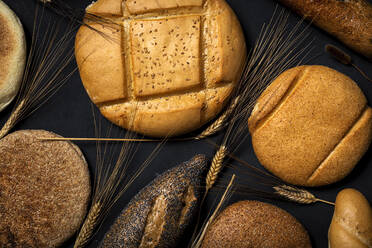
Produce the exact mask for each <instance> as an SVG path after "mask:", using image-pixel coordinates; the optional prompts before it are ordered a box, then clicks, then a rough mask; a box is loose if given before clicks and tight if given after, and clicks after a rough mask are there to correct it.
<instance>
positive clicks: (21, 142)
mask: <svg viewBox="0 0 372 248" xmlns="http://www.w3.org/2000/svg"><path fill="white" fill-rule="evenodd" d="M40 137H59V136H57V135H55V134H53V133H50V132H47V131H36V130H27V131H18V132H14V133H12V134H9V135H8V136H6V137H4V138H3V139H1V140H0V158H1V159H0V216H1V217H0V247H37V248H42V247H48V248H49V247H58V246H60V245H61V244H62V243H63V242H64V241H66V240H67V239H69V238H70V237H71V236H72V235H73V234H74V233H75V232H76V231H77V230H78V229H79V227H80V225H81V224H82V221H83V219H84V217H85V215H86V212H87V206H88V204H89V198H90V191H91V187H90V176H89V170H88V166H87V163H86V161H85V159H84V156H83V154H82V153H81V151H80V150H79V148H78V147H77V146H75V145H73V144H72V143H71V142H47V141H40V140H38V139H37V138H40Z"/></svg>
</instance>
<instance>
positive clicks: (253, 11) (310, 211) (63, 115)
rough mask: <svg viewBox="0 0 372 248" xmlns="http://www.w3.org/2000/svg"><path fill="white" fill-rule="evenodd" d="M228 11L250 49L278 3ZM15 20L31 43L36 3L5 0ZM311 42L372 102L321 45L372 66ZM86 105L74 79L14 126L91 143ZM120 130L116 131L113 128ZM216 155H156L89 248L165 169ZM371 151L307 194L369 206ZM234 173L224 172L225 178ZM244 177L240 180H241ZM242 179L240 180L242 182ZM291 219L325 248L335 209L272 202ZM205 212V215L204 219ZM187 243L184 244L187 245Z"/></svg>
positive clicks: (239, 2) (318, 35) (371, 87)
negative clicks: (352, 191)
mask: <svg viewBox="0 0 372 248" xmlns="http://www.w3.org/2000/svg"><path fill="white" fill-rule="evenodd" d="M66 2H67V3H69V4H71V5H72V6H74V7H77V8H84V7H85V6H86V5H87V4H89V3H90V2H91V0H84V1H75V0H66ZM228 2H229V3H230V5H231V7H232V8H233V9H234V10H235V12H236V14H237V15H238V17H239V19H240V21H241V23H242V26H243V28H244V30H245V34H246V38H247V44H248V45H249V46H250V45H252V44H253V43H254V41H255V39H256V38H257V36H258V33H259V30H260V28H261V26H262V24H263V23H264V22H268V21H269V19H270V17H271V15H272V13H273V11H274V9H275V5H276V3H275V2H274V1H273V0H228ZM5 3H7V4H8V5H9V6H10V7H11V8H12V9H13V10H14V11H15V12H16V13H17V15H18V16H19V18H20V19H21V21H22V23H23V24H24V26H25V31H26V34H27V38H28V42H29V43H30V36H31V35H30V34H31V32H32V25H33V20H34V12H35V2H34V1H31V0H5ZM298 20H299V17H297V16H296V15H294V14H292V15H291V18H290V22H291V23H292V24H293V23H296V22H297V21H298ZM310 31H311V32H312V37H313V38H314V40H315V41H314V50H313V52H312V54H311V55H312V56H316V55H319V54H320V56H318V57H316V59H314V60H313V61H311V63H312V64H321V65H327V66H329V67H332V68H334V69H336V70H338V71H340V72H343V73H345V74H346V75H348V76H350V77H351V78H352V79H354V80H355V81H356V82H357V83H358V85H359V86H360V87H361V89H362V90H363V92H364V93H365V95H366V96H367V98H368V101H369V102H370V103H371V102H372V84H371V83H370V82H368V81H367V80H366V79H364V78H363V77H362V76H361V75H360V74H359V73H358V72H357V71H356V70H355V69H353V68H352V67H348V66H344V65H341V64H339V63H337V62H336V61H334V60H333V59H332V58H330V57H329V56H328V55H327V54H325V53H324V52H323V49H324V45H326V44H328V43H331V44H335V45H336V46H338V47H340V48H342V49H344V50H345V51H347V52H348V53H349V54H350V55H352V58H353V60H354V62H355V63H356V64H357V65H359V66H360V67H361V68H362V69H363V70H364V71H366V72H367V73H369V75H370V76H372V63H369V62H368V61H367V60H366V59H365V58H363V57H362V56H360V55H358V54H356V53H354V52H353V51H351V50H350V49H348V48H347V47H345V46H344V45H342V44H341V43H340V42H338V41H337V40H336V39H335V38H333V37H331V36H330V35H328V34H327V33H325V32H323V31H321V30H320V29H318V28H316V27H311V28H310ZM10 110H11V107H8V108H7V109H6V110H5V111H4V112H2V113H0V123H1V124H3V123H4V122H5V120H6V118H7V117H8V115H9V113H10ZM91 113H92V112H91V106H90V100H89V98H88V96H87V94H86V92H85V90H84V88H83V86H82V84H81V81H80V78H79V75H78V73H76V74H75V75H74V76H73V77H72V78H71V80H69V82H68V83H67V84H66V85H65V86H64V87H63V88H62V89H61V90H60V91H59V92H58V94H57V95H56V96H55V97H53V98H52V99H51V100H49V101H48V103H47V104H46V105H44V106H43V107H41V108H40V109H39V110H38V111H37V112H36V113H35V114H33V115H32V116H31V117H29V118H28V119H26V120H24V121H22V122H21V123H19V124H18V125H17V126H16V128H15V129H16V130H19V129H46V130H50V131H53V132H56V133H58V134H60V135H62V136H65V137H93V136H94V132H93V130H94V127H93V119H92V114H91ZM102 123H103V127H104V129H106V128H107V127H109V125H110V124H109V122H108V121H106V120H103V121H102ZM114 129H115V130H119V129H118V128H114ZM220 139H221V135H219V136H216V137H214V138H213V140H214V141H215V142H218V141H219V140H220ZM77 144H78V145H79V147H80V148H81V149H82V151H83V152H84V154H85V155H86V157H87V160H88V162H89V165H90V167H91V170H93V167H94V164H95V144H94V143H87V142H79V143H77ZM154 147H155V144H141V146H140V149H139V151H138V153H137V155H136V158H135V161H134V163H133V164H132V168H135V167H136V166H137V165H138V164H139V163H140V162H141V161H142V160H143V159H144V158H145V157H146V156H147V155H148V154H149V153H150V152H151V150H152V149H153V148H154ZM213 152H214V149H213V147H212V146H210V145H209V144H208V143H206V142H204V141H200V142H182V143H180V142H179V143H168V144H166V145H165V147H164V148H163V150H162V151H161V152H160V154H159V155H158V156H157V157H156V158H155V160H154V162H153V163H152V164H151V166H150V167H149V168H148V169H147V170H146V171H145V172H144V173H143V174H142V175H141V176H140V177H139V178H138V180H137V181H136V182H135V184H134V185H133V186H132V187H131V188H130V189H129V190H128V192H127V193H126V194H125V195H124V197H122V199H121V200H120V202H119V203H118V204H117V205H116V206H115V207H114V209H113V210H112V211H111V213H110V216H109V217H108V219H107V221H106V222H105V224H104V225H103V226H102V228H101V230H100V232H99V234H98V235H97V236H95V238H94V241H93V242H92V243H91V245H90V247H96V246H97V243H98V242H99V240H101V238H102V237H103V234H104V232H105V231H107V230H108V228H109V226H110V224H111V223H112V222H113V220H114V217H115V216H117V214H118V213H119V211H120V209H121V208H123V207H124V206H125V204H126V203H127V202H128V201H129V200H130V198H131V197H132V196H133V195H134V194H135V193H136V192H138V191H139V190H140V189H141V188H142V187H143V186H145V185H146V184H147V183H148V182H149V181H150V180H152V179H153V178H154V177H155V175H156V174H159V173H162V172H163V171H165V170H166V169H168V168H171V167H173V166H175V165H177V164H179V163H181V162H183V161H186V160H188V159H190V158H191V157H192V156H193V155H195V154H197V153H204V154H206V155H207V156H209V157H211V156H212V155H213ZM370 154H371V149H370V150H369V152H368V153H367V154H366V155H365V156H364V157H363V159H362V160H361V161H360V162H359V163H358V165H357V166H356V168H355V169H354V171H353V172H352V173H351V174H350V175H349V176H348V177H347V178H345V179H344V180H342V181H341V182H339V183H336V184H333V185H330V186H327V187H323V188H317V189H311V191H312V192H313V193H315V194H316V195H317V196H318V197H319V198H323V199H327V200H330V201H334V200H335V197H336V194H337V192H338V191H340V190H341V189H343V188H347V187H353V188H356V189H358V190H360V191H361V192H362V193H363V194H364V195H365V196H366V197H367V198H368V199H369V200H370V201H372V190H371V185H372V184H371V176H372V160H371V156H370ZM237 155H238V156H239V157H240V158H242V159H244V160H245V161H247V162H249V163H251V164H253V165H255V166H259V164H258V162H257V159H256V158H255V156H254V153H253V150H252V146H251V143H250V140H249V139H248V140H247V141H246V142H245V143H244V144H243V146H242V147H241V149H240V150H239V151H238V153H237ZM232 171H234V170H233V169H226V170H225V171H224V172H225V173H227V174H225V177H226V176H227V175H228V173H231V172H232ZM241 176H243V175H241ZM243 177H244V176H243ZM249 180H251V178H249V177H248V176H247V177H244V181H246V182H249ZM213 196H214V193H213V192H212V195H211V196H210V197H209V200H208V201H209V202H208V206H210V204H211V203H212V202H213ZM250 198H251V197H249V196H246V195H241V194H235V195H234V196H233V197H232V199H231V202H234V201H237V200H242V199H250ZM273 203H274V204H275V205H277V206H280V207H282V208H284V209H285V210H287V211H288V212H290V213H291V214H293V215H294V216H295V217H296V218H297V219H298V220H299V221H300V222H301V223H302V224H303V225H304V226H305V227H306V229H307V230H308V231H309V234H310V236H311V239H312V242H313V246H314V247H327V230H328V227H329V224H330V221H331V218H332V214H333V208H332V207H330V206H328V205H324V204H313V205H309V206H302V205H296V204H293V203H286V202H273ZM206 211H207V210H205V211H204V214H205V212H206ZM186 242H187V237H185V241H184V243H185V244H186ZM72 244H73V239H72V240H71V241H70V242H68V244H66V247H72Z"/></svg>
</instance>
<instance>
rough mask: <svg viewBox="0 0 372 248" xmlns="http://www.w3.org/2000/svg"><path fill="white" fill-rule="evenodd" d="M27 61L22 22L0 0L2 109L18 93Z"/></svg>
mask: <svg viewBox="0 0 372 248" xmlns="http://www.w3.org/2000/svg"><path fill="white" fill-rule="evenodd" d="M25 62H26V40H25V34H24V31H23V27H22V24H21V22H20V21H19V19H18V17H17V16H16V15H15V14H14V12H13V11H12V10H11V9H10V8H9V7H8V6H7V5H6V4H5V3H4V2H3V1H1V0H0V65H1V70H0V111H1V110H3V109H4V108H5V107H6V106H8V105H9V103H10V102H11V101H12V100H13V99H14V97H15V96H16V95H17V93H18V89H19V87H20V84H21V81H22V76H23V70H24V68H25Z"/></svg>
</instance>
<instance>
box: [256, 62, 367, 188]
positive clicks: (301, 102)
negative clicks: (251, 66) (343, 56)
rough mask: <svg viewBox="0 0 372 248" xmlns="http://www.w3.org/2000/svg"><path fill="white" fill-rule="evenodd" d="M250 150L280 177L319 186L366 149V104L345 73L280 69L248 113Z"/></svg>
mask: <svg viewBox="0 0 372 248" xmlns="http://www.w3.org/2000/svg"><path fill="white" fill-rule="evenodd" d="M249 129H250V132H251V134H252V142H253V147H254V150H255V153H256V155H257V157H258V159H259V160H260V162H261V164H262V165H264V166H265V167H266V168H267V169H268V170H270V171H271V172H273V173H274V174H275V175H277V176H278V177H280V178H281V179H283V180H284V181H286V182H289V183H292V184H296V185H306V186H320V185H326V184H330V183H333V182H335V181H338V180H340V179H342V178H344V177H345V176H346V175H347V174H348V173H349V172H350V171H351V170H352V169H353V168H354V166H355V164H356V163H357V162H358V161H359V159H360V158H361V157H362V155H363V154H364V153H365V152H366V150H367V149H368V146H369V144H370V141H371V136H372V134H371V132H372V110H371V109H370V108H369V107H368V106H367V102H366V98H365V96H364V95H363V93H362V92H361V90H360V89H359V87H358V86H357V85H356V84H355V83H354V82H353V81H352V80H351V79H350V78H349V77H347V76H345V75H343V74H341V73H339V72H337V71H335V70H333V69H330V68H327V67H324V66H300V67H295V68H292V69H290V70H288V71H286V72H284V73H283V74H281V75H280V76H279V77H278V78H277V79H276V80H274V82H273V83H272V85H271V86H270V87H269V88H268V89H267V90H266V91H265V92H264V93H263V94H262V96H261V97H260V98H259V99H258V101H257V104H256V106H255V108H254V111H253V112H252V115H251V117H250V119H249Z"/></svg>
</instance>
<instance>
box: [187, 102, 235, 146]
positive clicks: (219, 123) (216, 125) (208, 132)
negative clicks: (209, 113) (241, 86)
mask: <svg viewBox="0 0 372 248" xmlns="http://www.w3.org/2000/svg"><path fill="white" fill-rule="evenodd" d="M239 99H240V96H237V97H235V99H234V100H233V101H232V102H231V104H230V105H229V107H228V108H227V109H226V110H225V112H223V113H222V115H221V116H220V117H218V119H217V120H215V121H214V122H213V123H212V124H211V125H209V126H208V127H207V128H206V129H205V130H204V131H203V132H202V133H201V134H199V135H198V136H196V137H194V139H195V140H201V139H205V138H207V137H209V136H212V135H213V134H216V133H217V132H219V131H221V129H222V128H223V127H224V126H225V125H226V121H227V119H228V118H229V117H230V116H231V114H232V113H233V111H234V109H235V107H236V105H237V104H238V102H239Z"/></svg>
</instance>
